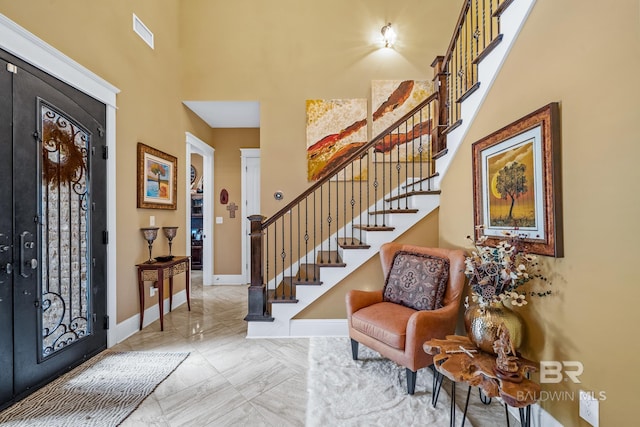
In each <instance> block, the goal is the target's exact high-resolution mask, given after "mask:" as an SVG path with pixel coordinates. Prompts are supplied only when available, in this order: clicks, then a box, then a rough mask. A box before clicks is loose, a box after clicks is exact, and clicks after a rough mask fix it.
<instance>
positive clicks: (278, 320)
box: [247, 0, 535, 338]
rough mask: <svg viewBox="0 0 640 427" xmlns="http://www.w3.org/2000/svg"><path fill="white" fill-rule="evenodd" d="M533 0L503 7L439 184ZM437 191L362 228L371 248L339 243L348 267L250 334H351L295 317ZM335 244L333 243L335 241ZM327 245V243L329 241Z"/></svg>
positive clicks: (342, 323)
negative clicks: (382, 223)
mask: <svg viewBox="0 0 640 427" xmlns="http://www.w3.org/2000/svg"><path fill="white" fill-rule="evenodd" d="M534 3H535V0H515V1H514V2H513V3H512V4H511V5H509V7H508V8H507V9H506V10H505V11H504V13H503V14H502V17H501V34H502V35H503V38H502V41H501V42H500V44H498V46H497V47H496V48H495V49H494V50H493V51H492V52H491V53H489V54H488V55H487V56H486V57H485V58H483V60H482V62H480V63H479V64H478V80H479V82H480V87H479V88H478V89H477V90H476V91H475V92H474V93H473V94H472V95H471V96H469V97H468V98H467V99H465V101H464V102H463V103H462V105H461V118H462V124H461V125H460V126H458V127H457V128H456V129H454V130H453V131H452V132H450V133H449V134H448V135H447V149H448V153H447V154H446V155H445V156H443V157H441V158H439V159H438V160H436V170H437V171H438V172H439V176H438V177H436V178H434V184H435V188H440V180H441V179H442V178H443V177H444V175H445V174H446V171H447V169H448V167H449V165H450V163H451V159H452V158H453V156H454V155H455V153H456V152H457V150H458V149H459V147H460V145H461V144H462V141H463V140H464V137H465V136H466V134H467V132H468V130H469V127H470V125H471V123H472V122H473V119H474V117H475V116H476V114H477V112H478V111H479V109H480V108H481V105H482V102H483V101H484V99H485V97H486V95H487V93H488V91H489V89H490V88H491V86H492V84H493V81H494V80H495V78H496V77H497V75H498V73H499V71H500V68H501V66H502V64H503V63H504V60H505V59H506V57H507V55H508V53H509V51H510V50H511V47H512V46H513V43H514V41H515V39H516V37H517V35H518V33H519V31H520V29H521V28H522V25H523V24H524V22H525V21H526V19H527V16H528V15H529V13H530V11H531V9H532V8H533V5H534ZM440 197H442V196H438V195H419V196H411V197H410V199H409V200H410V206H409V207H410V208H416V209H418V210H419V211H418V213H416V214H392V215H390V216H389V220H388V221H387V222H388V225H391V226H393V227H395V229H394V230H393V231H373V232H363V233H364V234H363V236H364V238H363V240H364V242H365V243H367V244H368V245H370V248H369V249H347V250H342V249H340V254H341V256H342V259H343V261H344V262H345V263H346V267H343V268H322V269H321V272H320V280H322V282H323V283H322V285H321V286H297V288H296V298H297V299H298V303H297V304H272V313H271V315H272V316H273V318H274V321H273V322H249V323H248V327H247V337H248V338H266V337H293V336H327V335H332V336H347V323H346V319H344V320H335V319H329V320H294V319H293V317H294V316H296V315H297V314H298V313H299V312H301V311H302V310H303V309H305V308H306V307H308V306H309V305H311V304H312V303H313V302H314V301H315V300H316V299H318V298H319V297H320V296H321V295H323V294H324V293H325V292H327V291H328V290H329V289H331V288H332V287H333V286H335V285H336V284H337V283H339V282H340V281H341V280H343V279H344V278H346V277H347V276H348V275H350V274H351V273H352V272H354V271H355V270H356V269H358V268H359V267H360V266H361V265H362V264H364V263H365V262H366V261H367V260H368V259H370V258H371V257H372V256H374V255H375V254H377V253H378V251H379V248H380V245H382V244H383V243H386V242H390V241H393V240H395V239H396V238H397V237H398V236H400V235H401V234H402V233H404V232H405V231H407V230H409V229H410V228H411V227H413V226H414V225H415V224H417V223H418V222H419V221H420V220H422V219H423V218H424V217H426V216H427V215H428V214H429V213H431V212H432V211H433V210H435V209H436V208H438V206H439V205H440ZM333 245H335V243H333ZM325 246H327V245H325Z"/></svg>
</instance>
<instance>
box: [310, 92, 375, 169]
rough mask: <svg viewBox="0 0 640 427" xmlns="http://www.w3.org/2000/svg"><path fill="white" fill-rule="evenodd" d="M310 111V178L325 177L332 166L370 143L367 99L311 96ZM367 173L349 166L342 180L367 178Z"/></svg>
mask: <svg viewBox="0 0 640 427" xmlns="http://www.w3.org/2000/svg"><path fill="white" fill-rule="evenodd" d="M306 112H307V178H308V180H309V181H317V180H319V179H322V178H324V177H325V176H326V175H327V174H328V173H329V172H331V169H332V167H334V166H335V165H337V164H338V163H339V162H341V161H343V160H344V159H346V158H348V157H349V156H350V155H351V154H353V153H354V152H355V151H357V150H358V149H359V148H360V147H362V146H363V145H364V144H366V142H367V100H366V99H332V100H323V99H310V100H307V102H306ZM365 174H366V172H362V173H360V169H357V170H356V168H353V170H352V168H347V170H345V171H341V172H340V173H339V174H338V177H337V178H338V179H340V180H342V179H349V180H350V179H354V180H359V179H364V178H365Z"/></svg>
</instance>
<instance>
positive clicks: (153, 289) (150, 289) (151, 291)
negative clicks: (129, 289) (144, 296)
mask: <svg viewBox="0 0 640 427" xmlns="http://www.w3.org/2000/svg"><path fill="white" fill-rule="evenodd" d="M157 290H158V289H157V288H154V287H153V286H152V287H150V288H149V296H150V297H154V296H155V295H156V291H157Z"/></svg>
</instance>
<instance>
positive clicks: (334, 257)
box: [316, 251, 347, 267]
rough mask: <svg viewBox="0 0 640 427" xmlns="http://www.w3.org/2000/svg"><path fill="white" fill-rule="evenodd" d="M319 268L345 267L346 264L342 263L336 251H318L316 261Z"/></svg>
mask: <svg viewBox="0 0 640 427" xmlns="http://www.w3.org/2000/svg"><path fill="white" fill-rule="evenodd" d="M316 264H317V265H318V266H319V267H345V266H346V265H347V264H345V263H344V262H342V258H341V257H340V254H339V253H338V251H320V252H318V257H317V259H316Z"/></svg>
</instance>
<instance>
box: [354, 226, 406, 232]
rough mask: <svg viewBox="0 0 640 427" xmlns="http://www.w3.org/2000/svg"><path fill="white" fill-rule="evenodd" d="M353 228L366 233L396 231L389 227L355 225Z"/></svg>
mask: <svg viewBox="0 0 640 427" xmlns="http://www.w3.org/2000/svg"><path fill="white" fill-rule="evenodd" d="M353 228H357V229H359V230H365V231H393V230H395V229H396V228H395V227H390V226H388V225H354V226H353Z"/></svg>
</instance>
